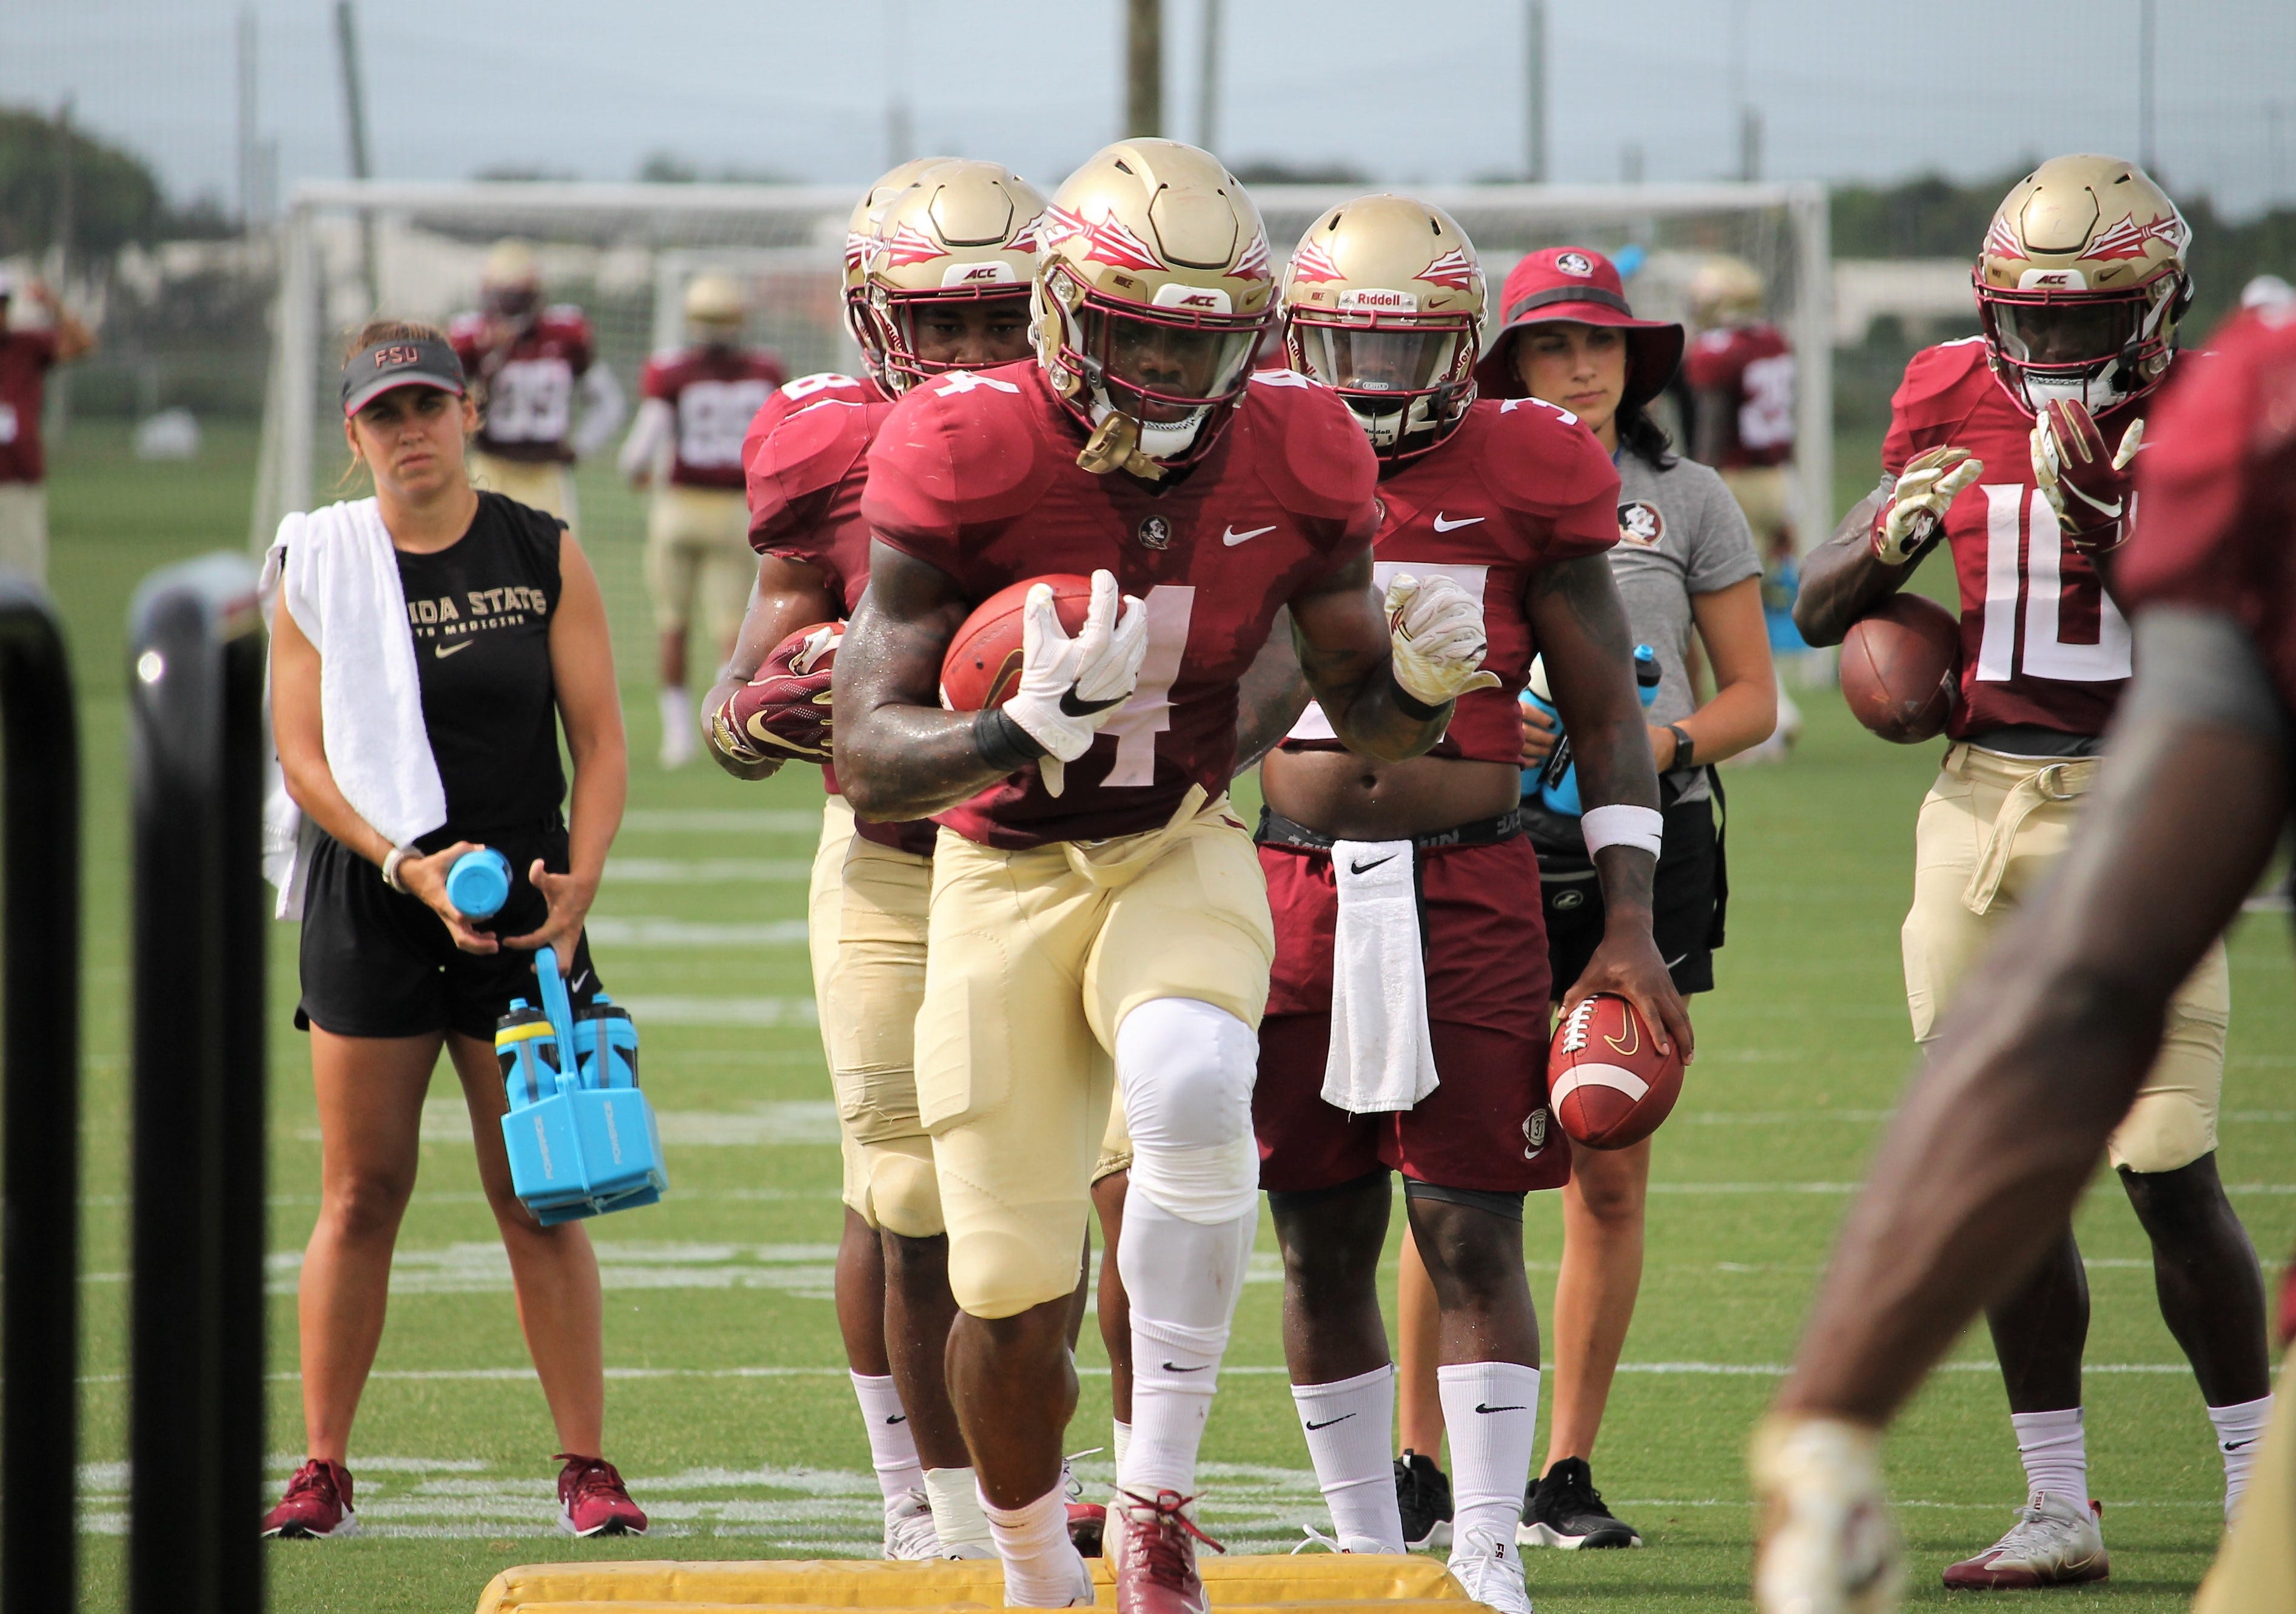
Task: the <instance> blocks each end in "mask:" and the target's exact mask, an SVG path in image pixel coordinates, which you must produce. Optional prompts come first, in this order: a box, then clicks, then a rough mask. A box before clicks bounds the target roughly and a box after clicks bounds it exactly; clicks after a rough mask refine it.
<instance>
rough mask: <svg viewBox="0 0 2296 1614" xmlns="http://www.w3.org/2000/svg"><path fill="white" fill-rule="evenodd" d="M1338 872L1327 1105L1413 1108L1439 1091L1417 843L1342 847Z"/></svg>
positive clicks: (1338, 845)
mask: <svg viewBox="0 0 2296 1614" xmlns="http://www.w3.org/2000/svg"><path fill="white" fill-rule="evenodd" d="M1332 875H1333V879H1334V880H1335V881H1337V882H1338V885H1339V899H1340V911H1339V918H1338V922H1337V923H1336V925H1335V926H1334V929H1333V942H1332V1046H1331V1053H1330V1054H1329V1056H1328V1057H1327V1058H1326V1059H1325V1061H1324V1102H1325V1103H1327V1104H1336V1105H1337V1106H1338V1107H1339V1108H1341V1109H1342V1110H1347V1111H1348V1112H1349V1114H1351V1115H1368V1114H1372V1113H1374V1112H1380V1111H1387V1110H1408V1109H1410V1108H1411V1107H1412V1106H1413V1105H1414V1104H1415V1103H1417V1102H1419V1101H1420V1100H1421V1099H1423V1098H1425V1097H1426V1096H1427V1095H1428V1094H1431V1093H1432V1092H1434V1091H1435V1053H1434V1050H1433V1048H1432V1046H1431V1045H1430V1042H1429V1039H1428V1034H1427V964H1426V959H1425V956H1424V955H1423V954H1422V953H1421V951H1420V946H1419V898H1418V890H1417V884H1416V882H1415V881H1414V880H1413V879H1412V849H1411V843H1410V842H1409V841H1407V840H1341V841H1338V842H1335V843H1334V844H1333V847H1332Z"/></svg>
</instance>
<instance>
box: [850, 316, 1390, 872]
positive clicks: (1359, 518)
mask: <svg viewBox="0 0 2296 1614" xmlns="http://www.w3.org/2000/svg"><path fill="white" fill-rule="evenodd" d="M1083 445H1084V435H1083V433H1082V431H1081V430H1078V427H1077V425H1076V423H1075V422H1074V420H1073V419H1072V417H1071V416H1070V414H1069V413H1068V411H1067V409H1066V408H1065V407H1064V406H1062V403H1061V402H1060V400H1059V399H1058V398H1057V397H1054V394H1053V392H1052V389H1050V387H1049V386H1047V385H1046V381H1045V379H1044V371H1043V369H1042V367H1041V366H1040V365H1038V364H1037V362H1036V361H1035V360H1033V359H1030V360H1026V361H1023V362H1022V363H1020V364H1017V365H1005V366H1003V367H1002V368H999V369H995V370H977V371H966V372H955V373H950V374H947V375H943V376H939V377H936V378H934V379H933V380H931V381H927V382H924V383H922V384H921V385H919V386H917V387H915V388H913V389H911V390H910V391H909V392H908V393H907V395H906V396H905V397H903V398H902V399H901V401H900V403H899V404H898V406H896V407H895V408H894V410H893V412H892V414H890V416H889V417H888V418H887V419H886V421H885V423H884V424H883V425H882V426H881V428H880V429H879V430H878V432H877V436H876V438H875V440H874V441H873V443H872V444H871V446H870V449H869V480H868V486H867V488H866V489H865V492H864V493H863V495H862V497H861V513H862V515H863V517H864V518H865V520H867V521H868V523H869V527H870V529H871V530H872V531H873V533H874V534H875V536H876V537H878V538H879V539H881V540H882V541H883V542H884V543H886V544H888V545H891V546H892V547H893V548H895V549H898V550H900V551H901V552H903V553H906V554H909V555H913V556H914V557H915V558H916V559H918V560H920V561H924V562H925V563H926V564H927V565H929V566H931V567H933V568H934V569H937V570H939V571H940V572H943V573H945V574H946V575H947V576H948V577H950V578H954V579H955V582H956V585H957V586H958V588H959V589H960V590H961V591H962V592H963V594H964V597H965V598H967V599H968V600H972V601H976V602H977V601H980V600H985V599H987V598H988V596H989V595H990V594H995V593H996V591H997V590H998V589H1000V588H1004V587H1005V586H1008V585H1011V584H1013V583H1018V582H1021V581H1023V580H1024V579H1027V578H1038V577H1043V576H1045V575H1046V574H1047V573H1053V572H1077V573H1087V574H1088V573H1090V572H1092V571H1093V570H1095V569H1106V570H1108V571H1111V572H1112V573H1114V574H1115V577H1116V581H1117V584H1118V586H1119V587H1121V588H1122V589H1123V591H1124V592H1125V593H1126V594H1131V595H1134V596H1136V598H1138V599H1140V600H1142V601H1143V602H1145V604H1146V607H1147V611H1148V655H1147V660H1146V663H1145V664H1144V666H1143V667H1142V668H1141V672H1140V683H1139V685H1138V687H1137V688H1136V690H1135V691H1134V692H1133V696H1132V698H1131V700H1128V701H1127V702H1126V703H1125V705H1124V706H1123V708H1122V709H1120V710H1119V711H1118V712H1117V714H1116V716H1115V717H1112V718H1111V719H1110V720H1109V722H1108V723H1107V724H1106V725H1105V726H1103V728H1102V729H1101V731H1100V733H1099V735H1098V736H1097V737H1096V738H1095V740H1094V741H1093V747H1092V750H1090V751H1089V752H1087V754H1086V755H1085V756H1084V757H1082V758H1078V760H1077V761H1075V762H1071V763H1070V764H1069V765H1068V766H1067V769H1066V775H1067V776H1066V781H1065V788H1064V790H1063V791H1062V794H1061V795H1059V796H1053V795H1050V794H1048V793H1047V792H1046V790H1045V788H1044V783H1043V781H1042V779H1041V778H1040V777H1039V776H1038V774H1037V771H1036V770H1035V769H1034V768H1029V769H1027V770H1024V771H1023V772H1021V773H1019V774H1013V775H1012V776H1011V777H1010V778H1008V779H1006V780H1005V781H1004V782H1001V783H999V784H996V785H995V786H992V787H991V788H990V789H988V790H987V791H983V792H981V794H980V795H979V796H976V797H974V798H973V799H972V800H970V801H968V802H965V803H964V804H963V805H962V806H959V807H955V808H952V809H951V810H950V811H948V812H947V813H944V814H942V815H940V822H941V823H943V824H946V825H947V827H949V828H950V829H953V830H955V832H957V833H958V834H960V835H963V836H964V837H965V838H966V839H967V840H973V841H977V842H979V843H980V844H982V845H984V846H992V847H998V848H1007V849H1017V848H1026V847H1033V846H1041V845H1044V844H1046V843H1047V842H1051V841H1061V840H1103V839H1107V838H1109V837H1112V836H1118V835H1130V834H1136V833H1138V832H1142V831H1144V830H1153V829H1160V828H1161V827H1162V826H1163V825H1164V823H1166V822H1168V821H1169V819H1170V818H1171V816H1172V815H1173V813H1174V812H1175V811H1177V809H1178V807H1179V805H1180V802H1181V799H1183V798H1184V797H1185V795H1186V794H1187V791H1188V787H1189V786H1190V785H1192V784H1201V785H1202V786H1203V787H1204V790H1205V791H1206V792H1207V793H1208V794H1210V795H1211V796H1214V797H1217V796H1218V795H1219V794H1220V793H1221V792H1222V791H1225V790H1226V789H1227V782H1228V775H1229V774H1230V773H1231V772H1233V770H1234V762H1235V715H1236V686H1237V683H1238V681H1239V680H1240V679H1242V676H1243V674H1244V670H1245V669H1246V668H1249V667H1250V666H1251V660H1252V658H1253V657H1254V656H1256V655H1257V654H1259V649H1260V647H1261V646H1262V645H1263V644H1265V643H1267V635H1268V630H1269V628H1270V627H1271V626H1272V624H1273V623H1274V621H1275V613H1276V611H1277V610H1278V609H1280V608H1281V607H1282V606H1283V604H1284V602H1286V601H1288V600H1290V599H1291V598H1292V595H1293V594H1297V593H1299V592H1300V591H1301V590H1302V589H1303V588H1305V587H1306V586H1308V585H1309V584H1310V583H1312V582H1314V581H1315V580H1316V579H1317V578H1322V577H1324V576H1325V575H1327V574H1328V573H1330V572H1331V571H1332V570H1333V569H1335V568H1336V567H1339V566H1341V565H1344V564H1346V563H1347V562H1348V561H1352V560H1354V559H1355V558H1356V557H1357V556H1358V555H1360V554H1361V553H1363V552H1364V551H1365V549H1366V548H1368V547H1369V546H1370V544H1371V540H1372V536H1373V534H1374V531H1375V530H1376V529H1377V527H1378V523H1379V514H1378V507H1377V505H1376V504H1375V503H1374V498H1373V489H1374V482H1375V481H1376V479H1377V474H1378V463H1377V461H1375V460H1374V458H1373V456H1372V452H1371V447H1370V445H1369V444H1368V443H1366V442H1365V440H1364V434H1363V429H1362V428H1361V427H1359V426H1358V425H1357V424H1356V421H1355V417H1354V416H1353V415H1351V414H1349V413H1348V409H1347V406H1345V405H1344V404H1342V403H1341V401H1340V399H1339V395H1338V394H1336V393H1334V392H1333V391H1332V390H1331V389H1329V388H1327V387H1324V386H1323V385H1322V384H1321V383H1320V382H1316V381H1309V380H1308V378H1307V377H1305V376H1302V375H1297V374H1294V373H1292V372H1291V371H1288V370H1263V371H1259V372H1256V373H1254V374H1253V375H1252V377H1251V385H1250V386H1249V388H1248V389H1246V392H1245V396H1244V399H1243V401H1242V404H1240V405H1239V406H1237V407H1236V410H1235V412H1234V414H1233V415H1231V416H1230V417H1229V420H1228V422H1227V423H1226V430H1224V431H1223V432H1222V433H1221V434H1220V439H1219V441H1218V444H1217V445H1216V446H1215V447H1213V448H1212V450H1211V452H1210V454H1208V455H1206V456H1205V457H1204V459H1203V460H1201V462H1200V463H1197V464H1196V465H1195V466H1194V467H1193V468H1192V469H1191V470H1190V471H1189V472H1188V474H1187V475H1186V476H1185V477H1184V478H1181V479H1177V483H1176V484H1169V485H1167V486H1165V487H1163V488H1161V489H1160V490H1152V489H1151V488H1149V487H1147V486H1145V485H1144V484H1143V483H1141V482H1139V481H1136V480H1135V479H1132V478H1130V477H1128V476H1126V475H1125V474H1124V473H1122V472H1120V471H1113V472H1111V473H1109V474H1107V475H1105V476H1095V475H1094V474H1093V473H1092V472H1090V471H1085V470H1083V469H1082V468H1081V467H1079V466H1078V464H1077V463H1076V458H1077V452H1078V449H1079V448H1081V447H1083Z"/></svg>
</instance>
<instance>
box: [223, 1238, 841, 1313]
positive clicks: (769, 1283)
mask: <svg viewBox="0 0 2296 1614" xmlns="http://www.w3.org/2000/svg"><path fill="white" fill-rule="evenodd" d="M594 1248H595V1249H596V1250H597V1252H598V1280H599V1282H600V1283H601V1284H603V1286H604V1287H605V1288H607V1289H609V1290H638V1289H726V1290H730V1289H776V1290H783V1291H784V1292H787V1293H791V1294H795V1295H798V1296H800V1297H802V1298H804V1299H816V1300H826V1299H832V1296H833V1291H834V1286H835V1282H836V1275H837V1247H836V1246H835V1245H834V1244H732V1243H725V1244H717V1243H677V1242H669V1241H655V1240H651V1239H600V1240H598V1241H595V1245H594ZM302 1266H303V1252H302V1251H301V1250H299V1249H283V1250H276V1251H274V1252H273V1253H272V1255H271V1256H270V1257H269V1258H268V1259H267V1261H266V1268H267V1269H268V1271H269V1274H270V1282H269V1285H268V1287H269V1289H270V1291H271V1292H272V1293H273V1294H292V1293H294V1292H295V1287H296V1280H297V1277H298V1274H299V1273H300V1272H301V1270H302ZM509 1288H510V1258H509V1257H508V1256H507V1255H505V1254H504V1252H503V1247H502V1246H501V1245H500V1244H498V1243H491V1242H489V1243H484V1244H480V1243H476V1242H472V1243H460V1244H449V1245H447V1247H446V1248H445V1249H400V1250H399V1251H398V1254H397V1255H396V1256H395V1257H393V1258H392V1260H391V1266H390V1292H391V1293H392V1294H394V1295H463V1294H491V1293H496V1292H500V1291H506V1290H508V1289H509Z"/></svg>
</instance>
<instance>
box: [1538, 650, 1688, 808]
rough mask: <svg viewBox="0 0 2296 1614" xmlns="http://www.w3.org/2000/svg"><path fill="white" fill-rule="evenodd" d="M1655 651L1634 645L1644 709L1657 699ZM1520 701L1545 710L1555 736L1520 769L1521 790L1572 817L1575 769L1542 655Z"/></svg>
mask: <svg viewBox="0 0 2296 1614" xmlns="http://www.w3.org/2000/svg"><path fill="white" fill-rule="evenodd" d="M1658 680H1659V667H1658V651H1654V650H1652V648H1651V647H1650V646H1649V645H1647V644H1637V645H1636V646H1635V692H1636V694H1638V695H1640V696H1641V697H1642V702H1643V709H1644V711H1648V710H1649V709H1651V708H1652V706H1653V705H1655V704H1656V703H1657V701H1658ZM1522 703H1523V704H1524V705H1525V706H1527V707H1530V708H1532V709H1535V710H1538V711H1541V712H1544V713H1546V717H1547V718H1548V719H1549V720H1550V721H1552V722H1553V723H1554V724H1555V725H1556V728H1557V738H1556V740H1555V742H1554V750H1551V751H1549V752H1548V753H1547V754H1546V762H1545V763H1543V764H1541V765H1540V766H1538V767H1527V768H1525V769H1523V770H1522V793H1523V796H1524V797H1525V799H1532V798H1536V799H1537V800H1538V803H1539V805H1540V806H1542V807H1546V808H1547V809H1548V810H1549V811H1550V812H1556V813H1561V814H1563V815H1566V816H1568V817H1572V818H1576V817H1577V816H1578V815H1579V769H1578V767H1577V766H1576V765H1575V764H1573V762H1572V761H1571V758H1570V735H1569V734H1566V733H1561V732H1560V731H1561V725H1562V717H1561V716H1560V714H1558V713H1557V712H1556V711H1555V709H1554V696H1553V695H1552V693H1551V692H1549V691H1548V689H1547V686H1546V658H1545V657H1543V656H1542V657H1539V658H1538V659H1537V660H1533V661H1532V662H1531V664H1530V681H1529V683H1528V684H1524V685H1523V690H1522Z"/></svg>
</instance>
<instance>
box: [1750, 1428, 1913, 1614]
mask: <svg viewBox="0 0 2296 1614" xmlns="http://www.w3.org/2000/svg"><path fill="white" fill-rule="evenodd" d="M1880 1450H1881V1437H1880V1436H1879V1435H1878V1434H1876V1433H1875V1432H1874V1430H1869V1429H1865V1428H1861V1427H1860V1426H1858V1425H1857V1424H1852V1423H1844V1422H1840V1421H1836V1420H1833V1419H1830V1418H1772V1419H1770V1420H1768V1421H1767V1422H1765V1423H1764V1424H1763V1425H1762V1426H1761V1427H1760V1428H1759V1430H1755V1432H1754V1446H1753V1454H1752V1462H1751V1467H1752V1470H1753V1479H1754V1494H1755V1496H1756V1498H1757V1500H1758V1501H1759V1503H1760V1504H1761V1520H1762V1536H1761V1541H1760V1543H1759V1545H1757V1546H1756V1548H1755V1549H1754V1605H1755V1607H1757V1608H1758V1609H1759V1610H1761V1614H1891V1611H1892V1610H1895V1609H1896V1608H1897V1607H1898V1593H1899V1591H1900V1590H1901V1589H1902V1588H1903V1586H1904V1584H1905V1563H1904V1555H1903V1549H1902V1548H1901V1547H1900V1546H1899V1544H1898V1532H1897V1529H1896V1528H1895V1527H1894V1526H1893V1525H1892V1524H1891V1523H1890V1508H1889V1503H1888V1502H1887V1501H1886V1500H1885V1499H1884V1497H1883V1495H1882V1469H1881V1462H1880V1458H1879V1453H1880Z"/></svg>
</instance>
